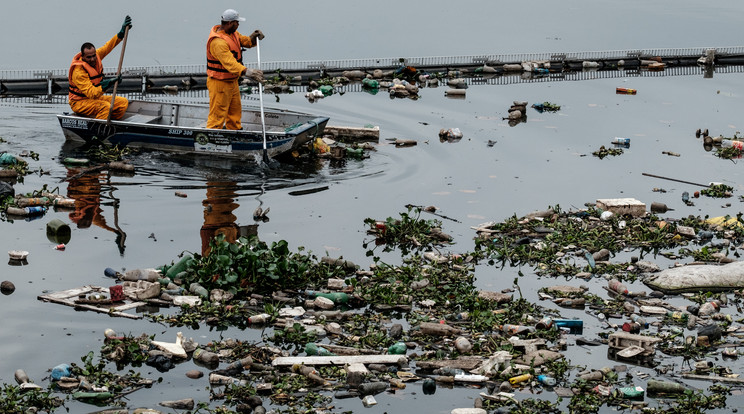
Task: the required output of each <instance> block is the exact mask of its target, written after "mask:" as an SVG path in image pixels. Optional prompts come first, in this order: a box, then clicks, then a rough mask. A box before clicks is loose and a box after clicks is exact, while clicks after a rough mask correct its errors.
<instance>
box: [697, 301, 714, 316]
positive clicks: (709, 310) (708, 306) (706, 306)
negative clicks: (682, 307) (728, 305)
mask: <svg viewBox="0 0 744 414" xmlns="http://www.w3.org/2000/svg"><path fill="white" fill-rule="evenodd" d="M718 309H719V306H718V304H717V303H716V302H705V303H703V304H702V305H700V309H698V316H705V315H712V314H714V313H716V312H718Z"/></svg>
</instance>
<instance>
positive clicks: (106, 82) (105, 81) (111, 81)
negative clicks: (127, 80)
mask: <svg viewBox="0 0 744 414" xmlns="http://www.w3.org/2000/svg"><path fill="white" fill-rule="evenodd" d="M118 82H121V75H119V76H117V77H115V78H106V79H103V80H102V81H101V85H100V86H101V88H103V90H104V91H105V90H106V89H108V88H110V87H111V85H113V84H114V83H118Z"/></svg>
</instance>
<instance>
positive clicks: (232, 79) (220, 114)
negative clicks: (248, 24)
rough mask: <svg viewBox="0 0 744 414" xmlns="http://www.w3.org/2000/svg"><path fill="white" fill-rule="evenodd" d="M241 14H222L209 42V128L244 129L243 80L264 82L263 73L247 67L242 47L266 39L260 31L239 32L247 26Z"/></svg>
mask: <svg viewBox="0 0 744 414" xmlns="http://www.w3.org/2000/svg"><path fill="white" fill-rule="evenodd" d="M244 21H245V18H243V17H240V16H239V15H238V12H236V11H235V10H233V9H227V10H225V12H224V13H222V23H221V24H220V25H217V26H214V27H213V28H212V31H211V32H210V33H209V38H207V89H208V90H209V117H208V118H207V128H217V129H223V128H225V129H242V128H243V127H242V126H241V124H240V118H241V116H242V115H243V108H242V106H241V104H240V85H239V80H240V77H241V76H243V75H246V74H247V76H249V77H251V78H253V79H254V80H256V81H258V82H261V81H263V72H261V71H260V70H248V68H246V67H245V66H243V53H242V49H241V48H242V47H246V48H251V47H253V46H255V45H256V38H258V39H263V38H264V35H263V33H261V31H260V30H255V31H254V32H253V33H251V35H250V36H243V35H242V34H240V33H239V32H238V25H240V22H244Z"/></svg>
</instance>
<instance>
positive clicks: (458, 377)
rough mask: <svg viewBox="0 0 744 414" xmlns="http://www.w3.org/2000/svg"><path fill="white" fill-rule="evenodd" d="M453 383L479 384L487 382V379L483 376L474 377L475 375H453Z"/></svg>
mask: <svg viewBox="0 0 744 414" xmlns="http://www.w3.org/2000/svg"><path fill="white" fill-rule="evenodd" d="M455 381H458V382H471V383H481V382H486V381H488V377H487V376H485V375H475V374H457V375H455Z"/></svg>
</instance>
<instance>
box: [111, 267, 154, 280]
mask: <svg viewBox="0 0 744 414" xmlns="http://www.w3.org/2000/svg"><path fill="white" fill-rule="evenodd" d="M159 278H160V274H158V272H157V271H155V270H153V269H134V270H127V271H126V272H124V274H123V275H121V276H120V279H121V280H129V281H132V282H136V281H138V280H145V281H148V282H157V280H158V279H159Z"/></svg>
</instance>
